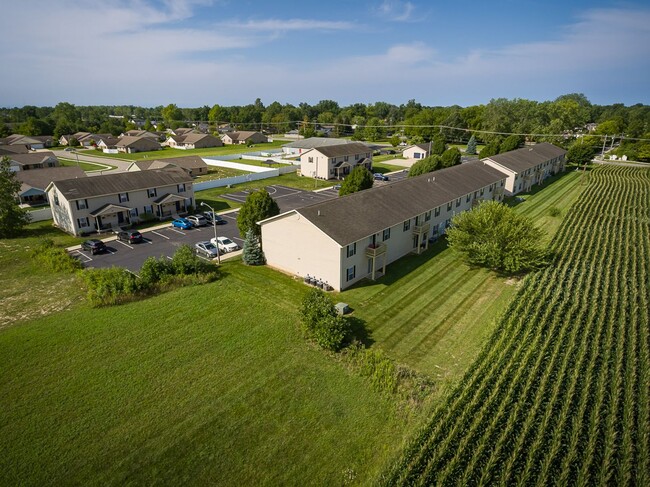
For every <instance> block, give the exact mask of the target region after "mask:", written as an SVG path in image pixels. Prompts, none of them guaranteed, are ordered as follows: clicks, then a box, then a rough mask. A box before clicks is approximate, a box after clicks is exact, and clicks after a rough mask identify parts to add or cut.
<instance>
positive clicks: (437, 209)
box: [435, 207, 440, 216]
mask: <svg viewBox="0 0 650 487" xmlns="http://www.w3.org/2000/svg"><path fill="white" fill-rule="evenodd" d="M435 216H440V207H438V208H436V212H435Z"/></svg>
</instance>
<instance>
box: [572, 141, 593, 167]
mask: <svg viewBox="0 0 650 487" xmlns="http://www.w3.org/2000/svg"><path fill="white" fill-rule="evenodd" d="M596 150H597V148H596V147H595V146H593V145H591V144H585V143H580V142H574V143H573V145H572V146H571V147H569V150H568V151H567V153H566V160H567V162H570V163H572V164H577V165H578V166H584V165H585V164H589V163H590V162H591V160H592V159H593V157H594V154H595V153H596Z"/></svg>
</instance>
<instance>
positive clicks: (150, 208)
mask: <svg viewBox="0 0 650 487" xmlns="http://www.w3.org/2000/svg"><path fill="white" fill-rule="evenodd" d="M143 213H145V214H147V213H150V214H153V205H145V206H144V211H143Z"/></svg>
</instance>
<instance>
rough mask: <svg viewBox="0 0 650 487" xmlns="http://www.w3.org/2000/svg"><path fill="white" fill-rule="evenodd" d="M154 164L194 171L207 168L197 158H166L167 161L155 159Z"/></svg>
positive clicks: (202, 161)
mask: <svg viewBox="0 0 650 487" xmlns="http://www.w3.org/2000/svg"><path fill="white" fill-rule="evenodd" d="M154 162H159V163H160V162H162V163H165V164H172V165H174V166H178V167H182V168H184V169H196V168H200V167H207V166H208V165H207V164H206V163H205V161H204V160H203V159H202V158H200V157H199V156H184V157H168V158H167V159H156V161H154Z"/></svg>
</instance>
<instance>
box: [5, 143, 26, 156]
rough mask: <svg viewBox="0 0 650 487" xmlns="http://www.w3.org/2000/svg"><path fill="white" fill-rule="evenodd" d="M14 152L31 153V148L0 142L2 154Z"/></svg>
mask: <svg viewBox="0 0 650 487" xmlns="http://www.w3.org/2000/svg"><path fill="white" fill-rule="evenodd" d="M14 154H29V148H28V147H27V146H26V145H3V144H1V143H0V156H12V155H14Z"/></svg>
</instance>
